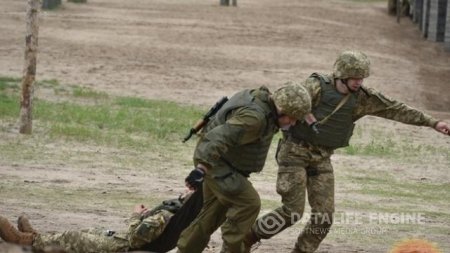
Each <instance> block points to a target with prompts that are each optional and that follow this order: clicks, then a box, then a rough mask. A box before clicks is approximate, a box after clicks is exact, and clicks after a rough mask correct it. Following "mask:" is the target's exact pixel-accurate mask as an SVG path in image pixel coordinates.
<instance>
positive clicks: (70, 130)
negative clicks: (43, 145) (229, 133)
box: [0, 78, 203, 147]
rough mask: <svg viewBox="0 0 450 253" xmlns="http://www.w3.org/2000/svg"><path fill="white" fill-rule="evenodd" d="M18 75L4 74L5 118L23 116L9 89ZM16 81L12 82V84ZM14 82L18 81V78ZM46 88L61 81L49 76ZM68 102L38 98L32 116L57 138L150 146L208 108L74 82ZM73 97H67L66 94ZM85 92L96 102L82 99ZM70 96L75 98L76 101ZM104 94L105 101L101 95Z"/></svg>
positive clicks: (0, 107)
mask: <svg viewBox="0 0 450 253" xmlns="http://www.w3.org/2000/svg"><path fill="white" fill-rule="evenodd" d="M17 81H18V79H14V78H1V79H0V87H4V88H0V98H1V100H0V119H11V118H13V117H18V115H19V110H20V107H19V97H18V96H17V95H15V94H14V93H11V92H7V91H6V89H7V87H8V89H9V87H15V85H17ZM11 82H12V83H11ZM14 82H15V83H14ZM39 85H40V86H41V87H45V88H52V89H57V88H58V87H60V84H59V82H58V81H57V80H44V81H41V82H40V84H39ZM64 96H66V98H67V99H66V100H65V102H54V101H49V100H45V99H41V98H35V99H34V106H33V110H34V112H33V118H34V120H35V121H36V122H39V124H40V126H41V127H44V128H46V130H44V132H46V133H47V134H49V136H50V137H51V138H53V139H59V138H66V139H70V140H75V141H78V142H89V143H92V142H95V143H98V144H106V145H113V146H116V147H124V146H130V147H149V146H150V145H152V143H151V141H150V140H152V139H153V140H154V139H161V140H163V139H167V138H178V139H180V140H181V138H182V137H183V136H184V135H185V134H186V133H187V132H188V130H189V129H190V128H191V125H192V124H194V122H195V121H196V120H197V119H199V118H200V117H201V115H202V113H203V110H201V109H199V108H196V107H193V106H183V105H178V104H176V103H173V102H167V101H159V100H148V99H143V98H134V97H112V98H110V97H109V96H108V94H106V93H104V92H97V91H94V90H92V89H89V88H81V87H78V86H73V87H72V93H66V94H64ZM67 96H68V97H67ZM80 97H82V98H83V99H84V100H83V101H84V102H86V100H87V101H88V102H89V101H95V103H84V102H83V103H79V102H80V101H77V100H76V99H75V98H80ZM70 98H73V99H72V100H71V99H70ZM99 99H100V100H99Z"/></svg>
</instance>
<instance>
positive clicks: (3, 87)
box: [0, 76, 21, 93]
mask: <svg viewBox="0 0 450 253" xmlns="http://www.w3.org/2000/svg"><path fill="white" fill-rule="evenodd" d="M20 82H21V79H19V78H13V77H5V76H0V91H1V92H2V93H3V92H6V91H7V90H13V91H18V90H19V83H20Z"/></svg>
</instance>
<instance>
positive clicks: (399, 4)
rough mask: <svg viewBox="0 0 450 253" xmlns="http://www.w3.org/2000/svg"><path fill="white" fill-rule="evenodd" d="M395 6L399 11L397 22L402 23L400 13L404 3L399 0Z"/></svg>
mask: <svg viewBox="0 0 450 253" xmlns="http://www.w3.org/2000/svg"><path fill="white" fill-rule="evenodd" d="M395 8H396V11H397V23H400V15H401V11H402V3H401V1H400V0H397V3H396V4H395Z"/></svg>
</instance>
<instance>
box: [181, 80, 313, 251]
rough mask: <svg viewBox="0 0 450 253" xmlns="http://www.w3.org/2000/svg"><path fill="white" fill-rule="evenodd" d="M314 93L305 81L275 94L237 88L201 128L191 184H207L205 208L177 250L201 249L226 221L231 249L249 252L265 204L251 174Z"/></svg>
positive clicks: (225, 237) (225, 234)
mask: <svg viewBox="0 0 450 253" xmlns="http://www.w3.org/2000/svg"><path fill="white" fill-rule="evenodd" d="M310 108H311V101H310V95H309V94H308V92H307V91H306V90H305V88H303V87H302V86H293V85H289V86H285V87H282V88H280V89H279V90H277V91H275V92H274V94H272V95H271V94H270V92H269V90H268V89H267V88H265V87H261V88H259V89H255V90H244V91H241V92H238V93H237V94H235V95H234V96H233V97H231V98H230V100H229V101H228V102H227V103H225V104H224V105H223V106H222V107H221V108H220V110H219V111H218V112H217V114H216V115H215V116H214V117H213V118H212V119H211V121H210V122H209V123H208V124H207V125H206V126H205V128H204V129H203V131H202V133H201V137H200V139H199V142H198V143H197V147H196V149H195V153H194V164H195V166H196V168H195V169H194V170H193V171H192V172H191V173H190V174H189V175H188V177H187V178H186V185H187V186H188V187H190V188H195V187H197V186H199V185H200V184H203V199H204V201H203V208H202V210H201V211H200V214H199V215H198V216H197V218H196V219H195V220H194V221H193V222H192V223H191V225H190V226H189V227H188V228H186V229H185V230H184V231H183V232H182V234H181V236H180V239H179V240H178V244H177V246H178V252H182V253H200V252H202V251H203V249H204V248H205V247H206V246H207V244H208V241H209V239H210V235H211V234H212V233H213V232H214V231H215V230H216V229H217V228H219V226H222V227H221V229H222V239H223V241H224V244H226V245H227V246H228V247H227V251H226V252H233V253H241V252H246V250H245V249H244V244H243V243H242V240H243V239H244V236H245V233H246V232H247V231H249V229H250V228H251V226H252V224H253V223H254V221H255V219H256V217H257V215H258V213H259V210H260V206H261V201H260V199H259V195H258V193H257V192H256V191H255V189H254V188H253V186H252V184H251V183H250V181H249V180H248V179H247V177H248V176H249V175H250V173H253V172H260V171H261V170H262V168H263V166H264V163H265V160H266V157H267V153H268V151H269V146H270V144H271V142H272V138H273V136H274V134H275V133H276V132H277V131H278V129H279V128H284V129H288V128H289V127H290V126H291V125H294V124H295V122H296V121H297V119H300V118H303V117H304V115H305V114H306V113H307V112H309V111H310Z"/></svg>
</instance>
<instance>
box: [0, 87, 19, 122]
mask: <svg viewBox="0 0 450 253" xmlns="http://www.w3.org/2000/svg"><path fill="white" fill-rule="evenodd" d="M19 112H20V107H19V99H18V97H13V96H7V95H6V94H2V93H0V118H10V117H19Z"/></svg>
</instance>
